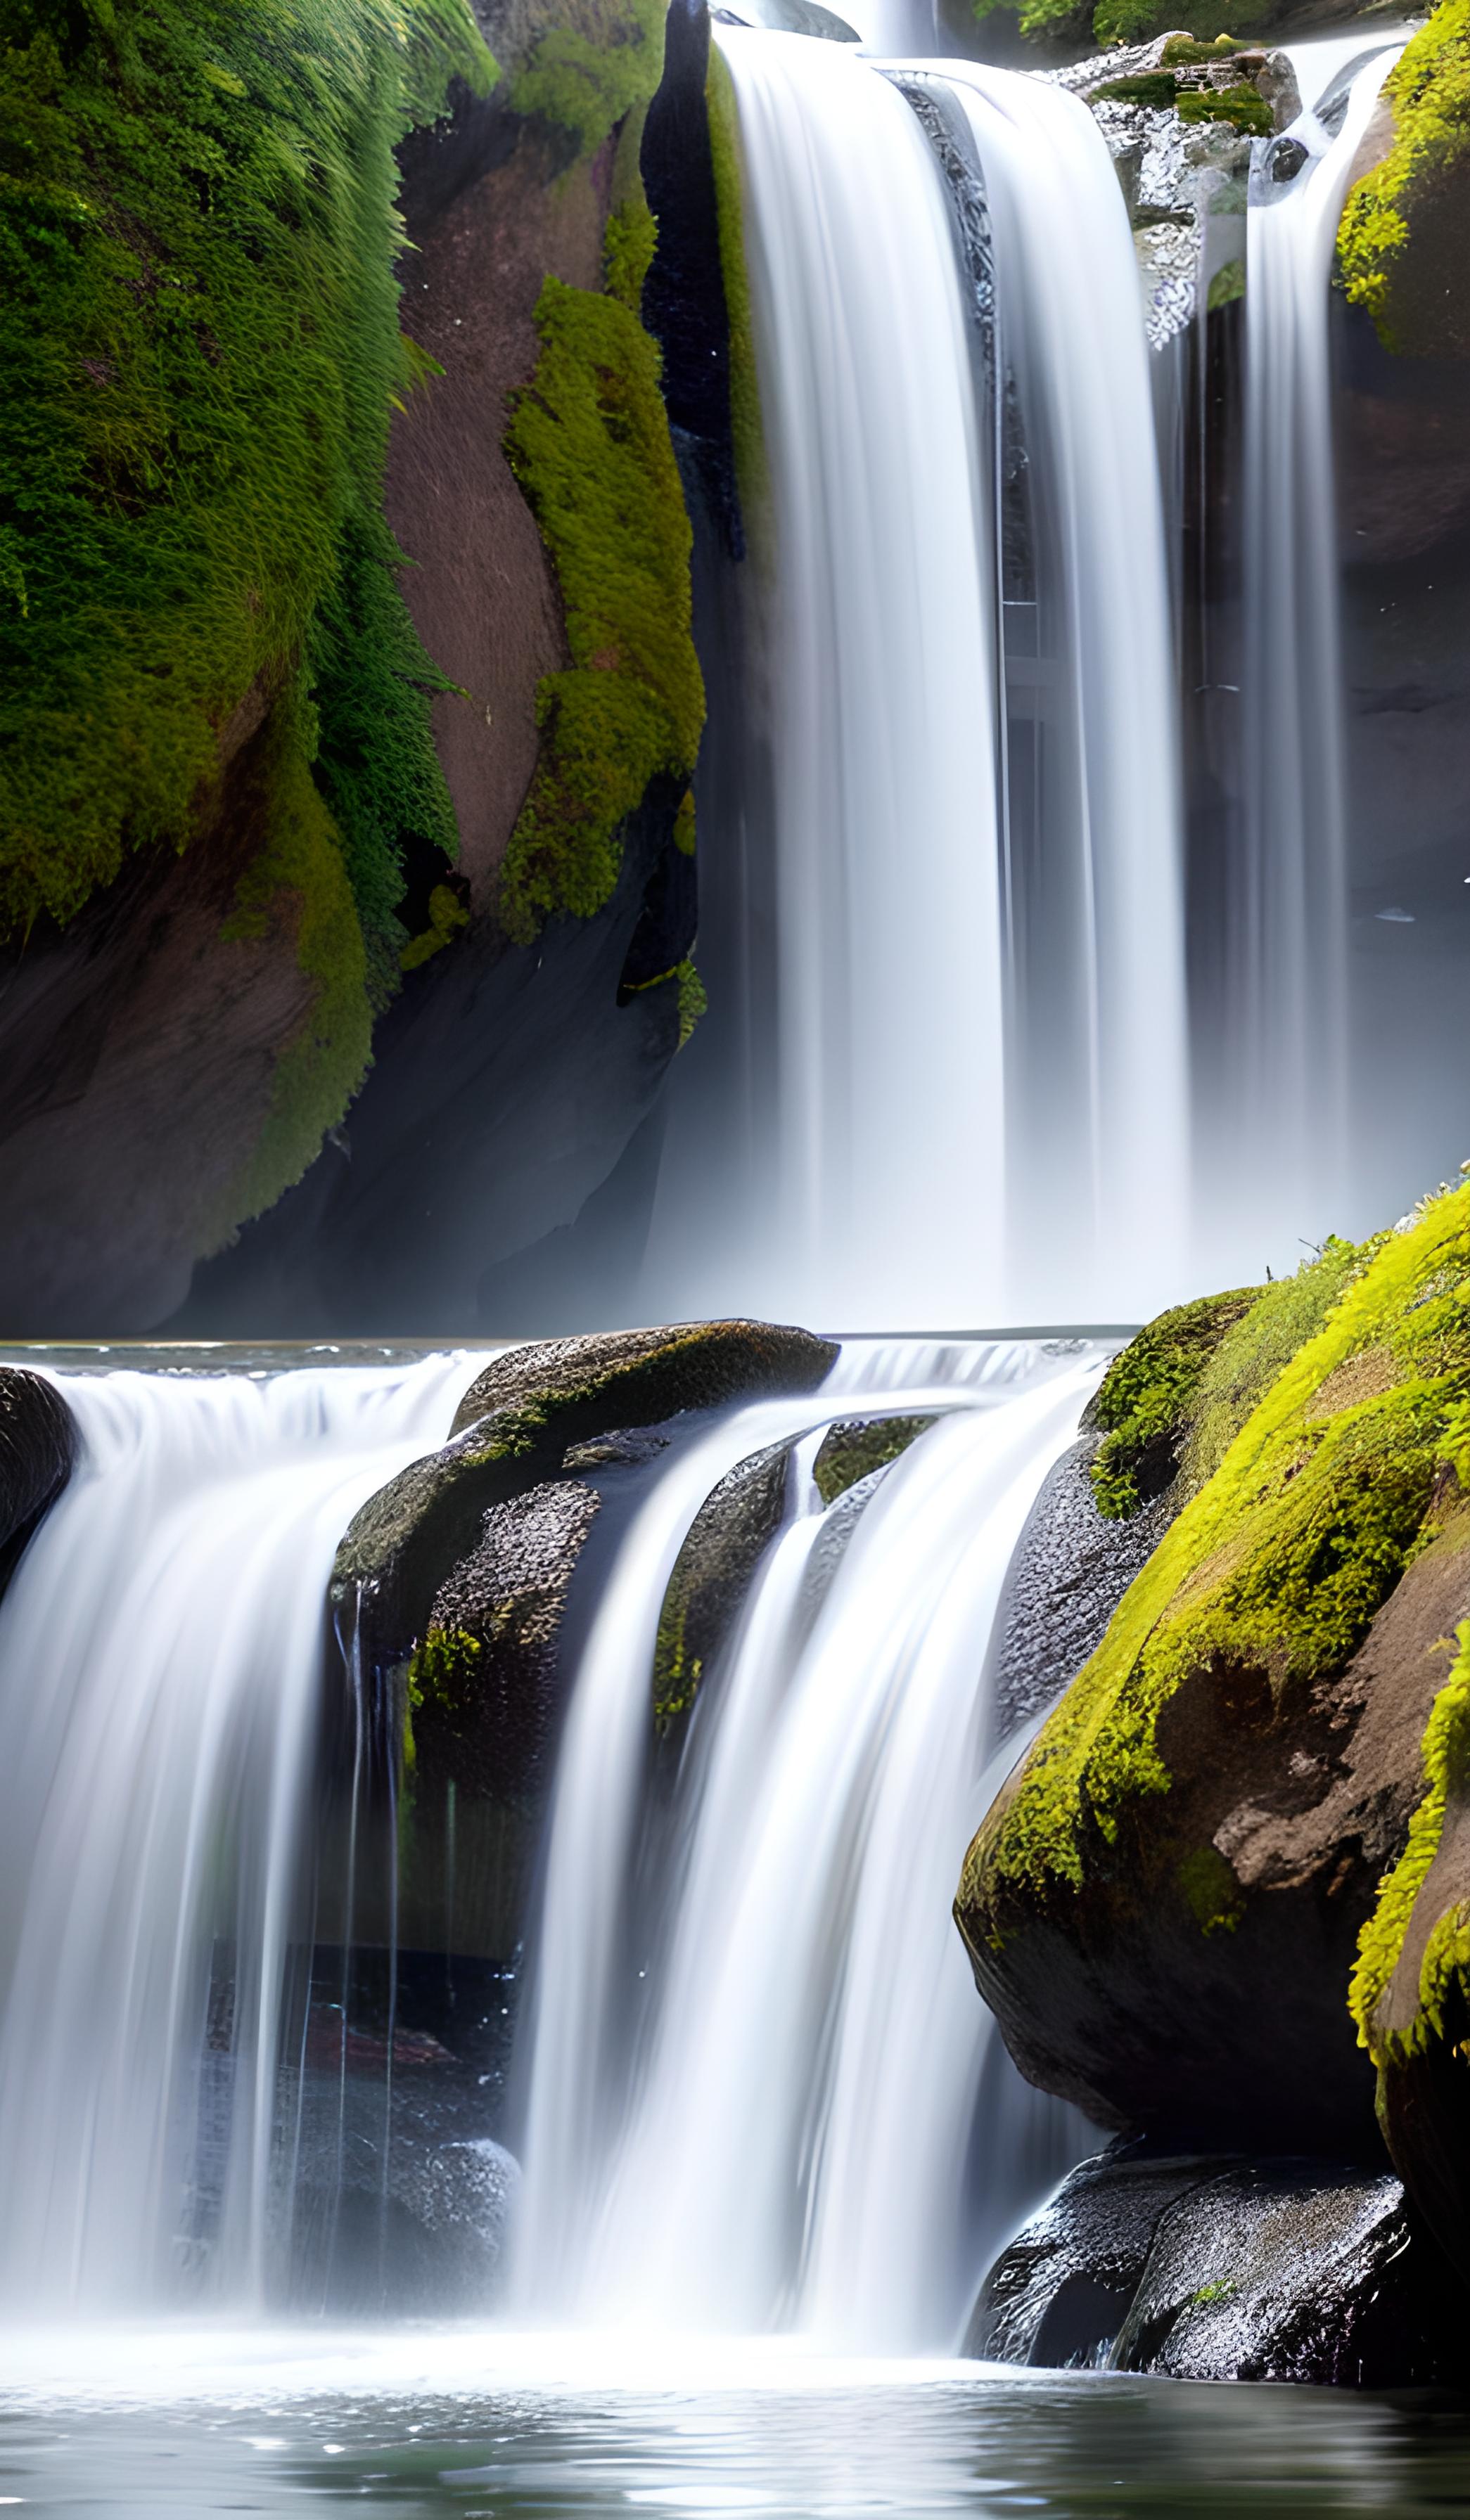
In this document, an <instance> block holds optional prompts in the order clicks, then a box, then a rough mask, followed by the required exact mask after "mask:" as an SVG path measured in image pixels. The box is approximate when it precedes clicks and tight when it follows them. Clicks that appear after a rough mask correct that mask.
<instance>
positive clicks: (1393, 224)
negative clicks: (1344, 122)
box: [1338, 0, 1470, 359]
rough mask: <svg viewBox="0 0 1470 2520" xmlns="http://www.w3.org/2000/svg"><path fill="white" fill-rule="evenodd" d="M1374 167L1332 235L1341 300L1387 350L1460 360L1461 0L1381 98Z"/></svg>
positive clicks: (1468, 128)
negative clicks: (1358, 309)
mask: <svg viewBox="0 0 1470 2520" xmlns="http://www.w3.org/2000/svg"><path fill="white" fill-rule="evenodd" d="M1383 107H1384V108H1385V109H1386V111H1384V112H1383V113H1382V116H1381V119H1380V120H1379V121H1378V122H1377V123H1376V124H1375V131H1376V134H1377V136H1378V139H1379V144H1380V146H1379V154H1378V156H1377V162H1376V163H1374V164H1372V165H1371V166H1369V167H1368V168H1367V170H1366V171H1365V172H1364V173H1363V174H1362V176H1361V179H1360V181H1358V182H1357V183H1356V184H1355V186H1354V189H1353V191H1352V192H1351V193H1350V195H1349V197H1348V201H1347V203H1346V205H1345V207H1344V210H1343V218H1342V225H1341V228H1340V230H1339V235H1338V251H1339V256H1340V260H1341V264H1342V273H1343V279H1344V282H1345V284H1346V287H1347V292H1348V295H1349V297H1350V299H1352V300H1353V301H1355V303H1356V304H1358V305H1360V306H1365V307H1366V308H1367V310H1368V312H1369V314H1370V315H1371V316H1372V318H1373V320H1374V322H1375V324H1376V325H1377V327H1378V331H1379V334H1380V337H1381V338H1382V339H1383V340H1384V342H1385V343H1386V344H1387V346H1388V347H1389V348H1390V349H1392V350H1398V351H1401V352H1403V353H1405V354H1407V355H1408V356H1410V357H1418V358H1441V359H1443V358H1453V359H1465V358H1470V260H1467V256H1466V253H1465V233H1466V226H1467V223H1470V0H1444V5H1443V7H1441V8H1439V9H1437V10H1436V11H1435V13H1434V15H1433V16H1432V17H1431V19H1430V20H1429V22H1428V23H1427V25H1424V26H1421V27H1420V28H1419V30H1418V32H1417V33H1416V34H1415V35H1414V37H1413V40H1412V41H1411V42H1410V43H1409V44H1408V45H1407V46H1406V48H1405V50H1404V53H1403V56H1402V59H1401V61H1400V62H1399V63H1398V65H1397V66H1396V67H1395V68H1394V69H1393V70H1391V71H1390V73H1389V76H1388V79H1387V80H1386V82H1385V86H1384V95H1383Z"/></svg>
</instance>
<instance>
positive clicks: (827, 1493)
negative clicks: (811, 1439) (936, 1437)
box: [811, 1417, 935, 1506]
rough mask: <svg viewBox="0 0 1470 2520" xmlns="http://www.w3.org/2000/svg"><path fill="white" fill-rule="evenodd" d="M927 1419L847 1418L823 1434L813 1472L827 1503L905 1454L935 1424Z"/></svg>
mask: <svg viewBox="0 0 1470 2520" xmlns="http://www.w3.org/2000/svg"><path fill="white" fill-rule="evenodd" d="M934 1422H935V1421H934V1418H932V1417H926V1418H844V1419H843V1420H842V1421H841V1423H840V1424H838V1425H835V1426H829V1428H828V1429H827V1432H826V1434H825V1435H824V1436H823V1437H822V1441H821V1444H820V1446H819V1448H818V1451H817V1457H816V1460H815V1461H814V1462H813V1463H812V1465H811V1475H812V1479H813V1481H814V1483H815V1487H816V1492H817V1495H818V1496H819V1497H820V1498H821V1500H822V1503H823V1505H824V1506H826V1505H832V1504H834V1503H835V1502H836V1500H837V1499H838V1498H839V1497H840V1496H845V1495H846V1494H847V1491H848V1489H849V1488H851V1487H855V1486H856V1485H857V1482H858V1480H859V1479H865V1478H866V1477H867V1476H868V1475H869V1472H870V1471H873V1470H881V1469H883V1468H884V1467H886V1465H887V1464H888V1463H890V1462H896V1461H897V1459H898V1456H899V1454H900V1453H906V1452H907V1450H908V1448H909V1446H910V1444H912V1443H913V1442H914V1441H915V1439H916V1437H918V1436H920V1435H922V1434H924V1433H926V1432H927V1430H928V1429H929V1427H931V1426H932V1425H933V1424H934Z"/></svg>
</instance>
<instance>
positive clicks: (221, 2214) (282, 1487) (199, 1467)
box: [0, 1357, 475, 2317]
mask: <svg viewBox="0 0 1470 2520" xmlns="http://www.w3.org/2000/svg"><path fill="white" fill-rule="evenodd" d="M474 1371H475V1365H474V1364H472V1363H471V1362H470V1361H468V1360H466V1359H463V1358H453V1357H436V1358H432V1359H430V1360H428V1361H427V1362H425V1363H422V1364H418V1365H414V1366H411V1367H407V1368H401V1369H390V1368H383V1369H370V1370H353V1369H347V1368H344V1367H338V1368H332V1369H327V1370H323V1371H316V1372H299V1373H281V1374H262V1375H248V1374H242V1373H221V1374H207V1375H200V1376H196V1375H173V1374H159V1373H97V1374H79V1375H74V1376H69V1377H68V1379H67V1383H66V1391H67V1398H68V1401H69V1405H70V1407H71V1409H72V1412H73V1414H74V1416H75V1417H76V1418H77V1419H78V1421H79V1424H80V1429H81V1436H82V1446H83V1451H82V1458H81V1461H80V1463H79V1464H78V1467H77V1469H76V1471H75V1473H74V1475H73V1477H72V1480H71V1483H70V1486H69V1488H68V1490H67V1492H66V1493H65V1494H64V1496H63V1497H62V1498H61V1500H60V1501H59V1503H58V1504H57V1505H56V1506H55V1507H54V1508H52V1510H51V1512H50V1513H49V1514H48V1515H47V1517H46V1520H45V1522H44V1523H43V1525H42V1526H41V1529H40V1530H39V1532H38V1533H37V1535H36V1537H35V1538H34V1539H33V1540H32V1542H31V1544H30V1546H29V1548H28V1549H27V1550H26V1552H25V1553H24V1556H23V1559H22V1561H21V1564H20V1566H19V1568H18V1570H17V1572H16V1575H15V1577H14V1579H13V1581H12V1584H11V1587H10V1590H9V1593H8V1594H7V1596H6V1598H5V1600H4V1602H3V1604H0V1722H3V1727H4V1734H5V1742H6V1757H5V1761H4V1764H3V1769H0V2058H3V2072H0V2187H3V2192H4V2195H5V2200H6V2203H5V2215H4V2219H3V2224H0V2302H3V2306H4V2309H5V2311H6V2313H7V2314H9V2315H12V2316H14V2315H16V2314H18V2313H23V2314H24V2315H25V2316H27V2317H29V2316H33V2315H35V2314H37V2313H41V2312H61V2311H65V2310H81V2311H84V2312H87V2313H96V2312H115V2311H119V2310H126V2311H136V2310H138V2309H141V2308H144V2307H147V2306H149V2305H150V2304H159V2303H167V2302H168V2301H170V2300H172V2299H176V2298H178V2297H179V2284H180V2281H181V2279H185V2278H190V2277H191V2269H190V2267H189V2265H188V2264H187V2263H186V2264H182V2265H181V2263H180V2261H181V2259H182V2260H185V2261H187V2260H188V2259H189V2258H190V2257H191V2255H198V2251H199V2235H198V2233H197V2232H196V2233H194V2234H193V2235H192V2236H191V2234H190V2232H189V2231H188V2229H187V2228H185V2225H186V2222H187V2205H188V2198H189V2193H190V2190H191V2186H192V2185H193V2184H194V2183H195V2182H196V2181H197V2178H198V2175H199V2165H200V2163H201V2160H202V2158H203V2157H205V2156H212V2158H213V2164H214V2167H213V2172H212V2174H211V2175H212V2176H213V2177H214V2178H215V2179H216V2181H217V2194H216V2196H215V2197H214V2199H213V2200H212V2214H213V2215H214V2216H216V2217H217V2228H216V2229H214V2230H213V2231H212V2235H211V2238H210V2241H209V2245H208V2248H207V2267H206V2268H205V2269H204V2270H203V2271H201V2270H199V2269H194V2270H193V2272H192V2280H191V2291H192V2292H196V2291H197V2289H198V2281H199V2277H200V2273H201V2272H203V2273H204V2276H205V2279H206V2281H207V2288H208V2290H209V2292H210V2293H211V2294H212V2295H213V2297H215V2298H217V2299H221V2300H223V2301H226V2302H229V2303H231V2304H232V2305H233V2306H235V2307H236V2308H241V2307H246V2308H249V2307H252V2306H256V2305H258V2304H259V2303H260V2301H261V2300H262V2298H263V2297H264V2293H265V2290H266V2286H267V2278H268V2275H269V2273H270V2268H269V2265H268V2255H269V2246H268V2244H269V2238H270V2220H271V2216H270V2208H271V2197H272V2186H273V2182H274V2181H275V2180H276V2178H277V2177H278V2165H277V2164H276V2163H275V2162H274V2161H273V2138H274V2130H275V2127H276V2123H277V2116H278V2105H277V2072H278V2062H279V2056H280V2049H281V2044H282V2033H283V2027H284V2014H283V2002H284V1996H283V1990H284V1987H285V1982H286V1977H287V1963H288V1954H289V1949H290V1947H291V1945H292V1944H293V1943H294V1942H297V1943H299V1941H300V1940H301V1938H302V1936H303V1934H304V1936H305V1938H306V1939H307V1940H309V1915H310V1910H309V1897H310V1879H309V1868H306V1869H305V1870H304V1871H303V1848H305V1847H307V1846H309V1839H310V1832H309V1829H308V1822H309V1820H310V1816H311V1804H310V1795H311V1789H312V1784H313V1779H314V1776H315V1761H316V1748H317V1738H318V1730H319V1725H320V1720H321V1691H320V1681H321V1671H322V1648H323V1643H324V1635H325V1631H324V1604H325V1599H326V1588H327V1581H328V1577H329V1575H330V1572H331V1567H332V1560H333V1555H334V1553H335V1551H336V1548H337V1544H338V1542H339V1540H340V1538H341V1536H342V1533H343V1531H344V1530H345V1526H346V1524H347V1522H348V1520H349V1519H350V1517H351V1515H352V1513H353V1512H354V1511H355V1510H356V1508H357V1507H358V1506H359V1505H360V1504H362V1503H363V1502H364V1500H365V1499H366V1498H367V1497H368V1496H369V1495H370V1494H371V1493H372V1491H373V1490H374V1489H375V1488H377V1487H380V1486H381V1485H382V1484H383V1483H384V1481H385V1480H387V1479H389V1478H390V1477H392V1476H393V1475H394V1473H395V1472H396V1471H397V1470H398V1469H400V1468H401V1467H402V1466H403V1465H404V1464H405V1463H407V1462H409V1461H411V1460H412V1459H414V1458H415V1457H416V1456H417V1455H418V1454H420V1453H423V1452H425V1451H426V1450H428V1449H430V1448H431V1447H432V1446H433V1445H435V1444H436V1443H439V1442H441V1441H442V1440H443V1436H444V1432H445V1429H446V1428H447V1426H448V1423H449V1420H450V1418H451V1417H452V1415H453V1411H454V1406H455V1403H456V1401H457V1400H458V1398H459V1396H460V1393H461V1391H462V1390H463V1388H464V1387H465V1386H466V1385H467V1384H468V1382H469V1380H470V1378H471V1375H472V1373H474ZM220 1954H227V1955H230V1956H231V1961H232V1965H231V1967H230V1970H229V1972H228V1976H227V1978H226V1980H225V1982H224V1984H223V1985H222V1984H221V1983H220V1979H219V1973H218V1969H217V1966H216V1961H217V1957H218V1956H219V1955H220Z"/></svg>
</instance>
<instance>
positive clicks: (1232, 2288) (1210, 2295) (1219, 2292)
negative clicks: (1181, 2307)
mask: <svg viewBox="0 0 1470 2520" xmlns="http://www.w3.org/2000/svg"><path fill="white" fill-rule="evenodd" d="M1239 2290H1240V2286H1239V2285H1238V2284H1237V2283H1236V2282H1235V2280H1234V2278H1233V2277H1232V2276H1230V2275H1221V2277H1220V2278H1219V2281H1218V2282H1217V2283H1207V2284H1201V2286H1200V2288H1199V2291H1198V2292H1192V2293H1191V2294H1190V2296H1189V2307H1190V2309H1191V2310H1207V2309H1208V2308H1209V2306H1210V2304H1211V2303H1212V2302H1216V2301H1233V2300H1234V2299H1235V2296H1236V2294H1237V2292H1238V2291H1239Z"/></svg>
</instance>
